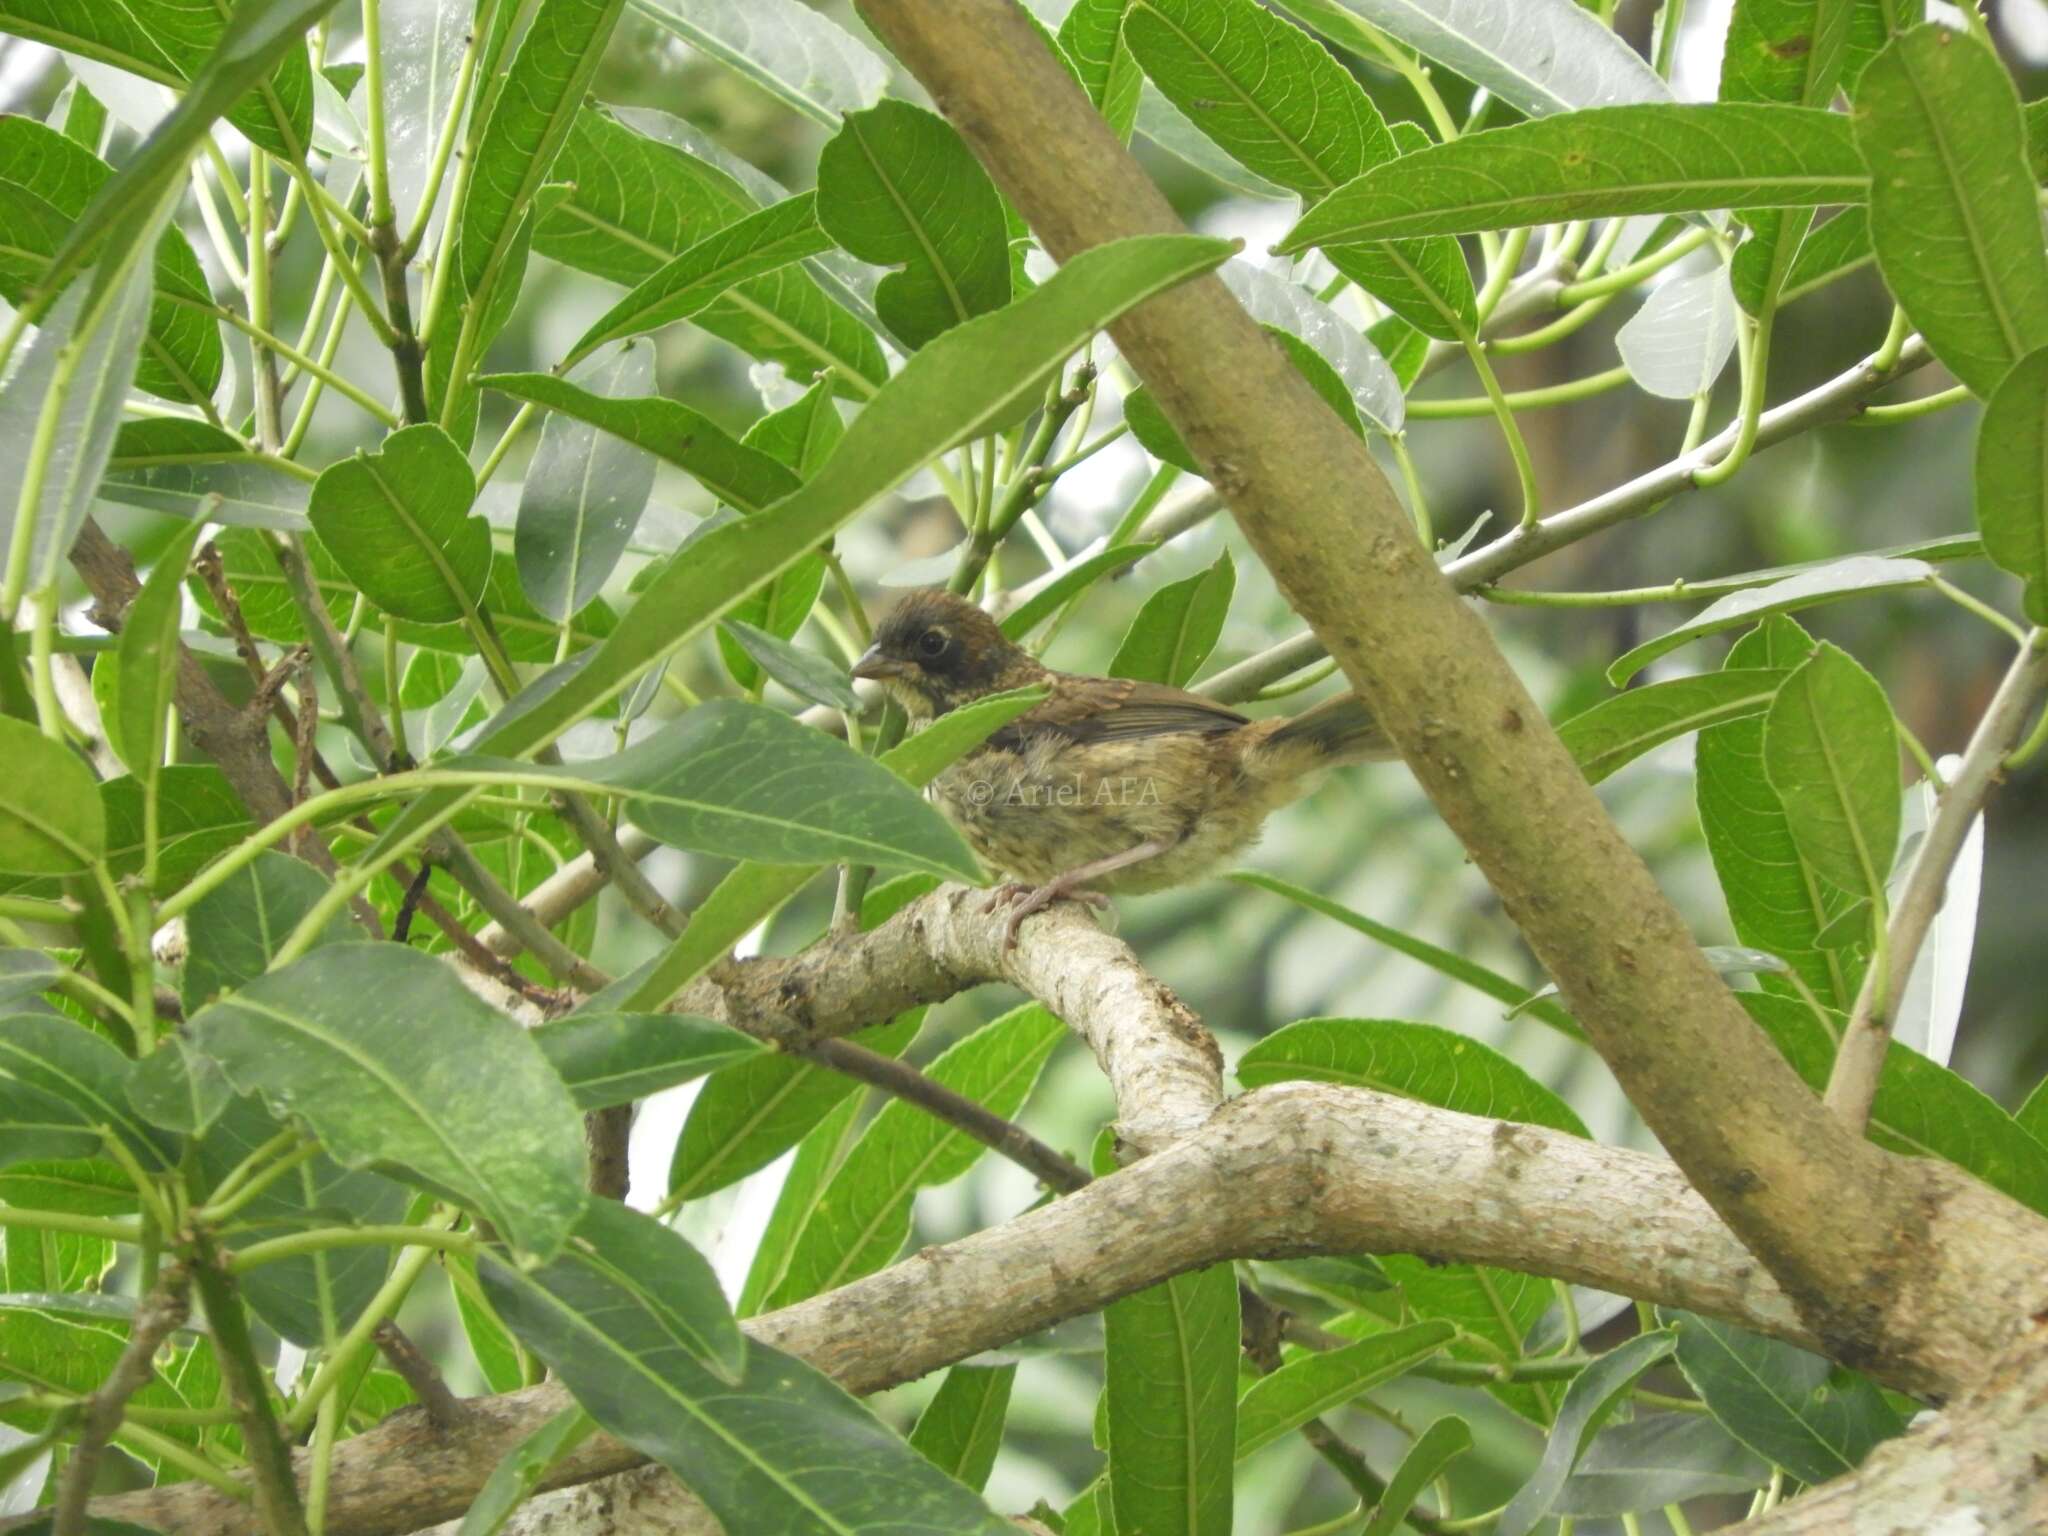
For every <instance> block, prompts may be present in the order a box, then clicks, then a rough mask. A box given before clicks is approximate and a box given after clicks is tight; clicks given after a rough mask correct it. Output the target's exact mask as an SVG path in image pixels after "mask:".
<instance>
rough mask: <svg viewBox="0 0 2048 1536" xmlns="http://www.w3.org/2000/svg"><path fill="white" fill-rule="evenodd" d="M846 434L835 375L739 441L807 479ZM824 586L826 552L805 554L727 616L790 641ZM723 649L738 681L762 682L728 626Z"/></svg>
mask: <svg viewBox="0 0 2048 1536" xmlns="http://www.w3.org/2000/svg"><path fill="white" fill-rule="evenodd" d="M845 435H846V424H845V423H844V422H843V421H841V420H840V417H839V409H838V407H837V406H836V405H835V404H833V395H832V380H831V379H829V378H824V379H820V380H818V382H817V383H816V384H814V385H812V386H811V388H810V389H809V390H808V391H807V392H806V393H805V394H804V396H803V398H802V399H800V400H798V401H797V402H796V403H795V404H794V405H789V406H785V407H784V408H783V409H781V410H779V411H773V412H771V413H770V414H768V415H766V416H763V417H762V418H761V419H760V420H759V421H757V422H755V423H754V424H753V425H752V426H751V427H749V428H747V431H746V435H745V436H744V437H742V438H741V439H740V441H741V442H742V443H744V444H745V445H746V446H747V447H749V448H756V449H759V450H760V451H761V452H763V453H765V454H767V455H768V456H769V457H770V458H773V459H775V460H776V461H777V462H778V463H781V464H785V465H787V466H788V467H789V468H790V469H792V470H794V471H796V473H797V475H798V477H799V478H803V477H807V476H809V475H812V474H814V473H816V471H817V468H818V466H819V465H820V464H823V463H824V462H825V460H826V459H827V458H829V457H830V456H831V453H832V450H833V449H834V448H836V447H838V446H839V439H840V438H842V437H843V436H845ZM824 589H825V559H824V556H823V555H821V554H810V555H806V556H805V557H804V558H803V559H801V560H799V561H798V562H797V563H796V564H795V565H793V566H791V567H790V568H789V569H788V570H786V571H784V572H783V573H782V574H781V575H779V576H777V577H776V578H775V579H774V580H773V581H768V582H764V583H762V584H761V585H760V586H758V587H756V588H755V589H754V590H753V591H752V592H751V593H749V594H748V596H747V597H746V599H745V600H744V601H742V602H741V603H739V604H738V605H737V606H736V607H734V608H733V610H732V611H731V613H730V614H729V615H728V616H727V617H728V618H729V619H730V620H732V621H734V622H737V623H744V624H751V625H753V626H755V627H756V628H757V629H759V630H761V631H762V632H763V633H764V634H769V635H773V636H774V637H775V638H776V639H778V640H788V639H791V638H792V637H793V636H795V634H796V633H797V631H798V630H800V629H802V628H803V627H804V622H805V621H806V620H807V619H809V618H810V616H811V610H812V609H813V608H814V607H816V606H817V602H818V594H819V593H820V592H822V591H824ZM718 653H719V655H720V656H721V657H722V658H723V659H724V661H725V666H726V670H727V671H728V672H730V673H731V674H732V678H733V681H734V682H736V683H738V684H739V685H740V686H741V687H742V688H745V689H747V690H749V691H752V690H753V689H755V688H757V687H759V686H760V683H761V678H762V676H763V675H764V674H763V673H762V670H761V668H760V666H759V665H758V664H757V663H756V661H755V660H754V658H753V657H752V656H750V655H748V654H747V651H746V648H745V647H743V646H742V645H741V644H740V643H739V641H738V640H737V639H736V638H735V637H734V636H733V635H730V634H727V633H725V632H724V631H723V630H720V632H719V636H718ZM836 681H839V682H844V681H845V679H844V678H839V679H836ZM786 685H787V681H786V680H785V686H786Z"/></svg>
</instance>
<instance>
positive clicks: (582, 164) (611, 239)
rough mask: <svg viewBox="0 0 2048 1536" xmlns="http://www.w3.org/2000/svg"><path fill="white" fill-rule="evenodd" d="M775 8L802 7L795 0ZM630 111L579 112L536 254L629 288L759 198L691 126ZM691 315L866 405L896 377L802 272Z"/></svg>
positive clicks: (747, 287) (778, 274) (864, 332)
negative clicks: (822, 376) (563, 194)
mask: <svg viewBox="0 0 2048 1536" xmlns="http://www.w3.org/2000/svg"><path fill="white" fill-rule="evenodd" d="M776 3H778V4H785V3H786V4H790V5H791V7H792V8H793V9H794V8H795V7H794V0H776ZM803 14H805V15H807V16H813V18H814V19H821V18H816V17H815V13H812V12H809V11H805V12H804V13H803ZM864 104H865V103H864ZM626 115H627V116H629V117H630V118H631V120H632V122H633V124H634V125H635V126H634V127H628V126H627V125H626V124H625V123H624V122H621V121H619V120H618V119H617V118H615V117H612V116H610V115H608V114H607V113H604V112H601V111H598V110H595V109H592V108H585V109H584V110H583V111H582V112H581V113H579V114H578V115H577V118H576V122H575V125H574V127H573V128H572V129H571V130H570V134H569V138H568V142H567V143H566V144H564V145H563V147H562V153H561V155H560V156H559V157H558V159H557V161H556V164H555V174H556V175H558V176H559V177H560V178H561V179H562V180H563V181H564V182H567V183H568V184H569V187H570V190H569V195H568V197H567V198H566V199H565V200H564V201H563V202H562V203H561V204H560V205H558V206H557V207H556V208H555V209H553V210H552V211H550V212H549V213H548V215H547V216H546V217H544V218H543V219H542V220H541V221H540V223H539V224H538V226H537V227H536V229H535V231H534V249H535V250H536V251H538V252H539V253H540V254H541V255H543V256H546V257H548V258H550V259H551V260H555V261H561V262H565V263H567V264H568V265H570V266H572V267H576V268H577V269H579V270H581V271H584V272H590V273H594V274H595V275H597V276H599V277H602V278H604V279H606V280H607V281H609V282H614V283H620V284H623V285H625V286H627V287H633V286H636V285H638V284H640V283H642V282H644V281H646V280H647V279H649V278H651V277H653V276H655V275H656V274H657V273H658V272H659V271H660V270H661V268H662V267H663V265H664V264H665V263H667V262H668V261H670V260H671V259H672V258H676V257H680V256H682V255H683V254H684V253H686V252H687V251H688V250H689V249H690V248H691V247H692V246H695V245H697V244H698V243H699V242H701V241H703V240H705V239H706V238H707V237H709V236H711V235H712V234H714V233H716V232H717V231H718V230H721V229H723V228H725V227H726V226H728V225H731V224H735V223H737V222H738V221H739V220H741V219H743V218H745V217H746V216H747V215H748V214H750V213H752V212H753V211H754V210H755V209H756V207H757V206H758V202H757V200H756V198H755V197H754V196H752V195H750V194H749V193H748V192H747V191H746V190H745V189H744V188H743V187H742V186H741V185H740V183H739V182H738V181H736V180H735V179H734V178H733V177H732V176H731V175H729V174H727V172H726V171H725V170H722V169H719V168H717V167H716V166H714V165H712V164H709V163H707V159H706V157H708V156H712V155H715V154H717V153H718V151H717V148H716V146H715V145H713V144H711V143H710V142H709V141H708V140H704V139H702V138H701V137H700V136H698V135H697V134H696V132H695V130H694V129H692V128H690V127H689V125H688V124H686V123H683V122H681V121H679V120H677V119H675V118H670V117H666V116H664V115H663V114H660V113H653V112H645V111H631V110H627V112H626ZM777 190H778V191H779V189H777ZM690 318H691V321H692V323H693V324H695V325H697V326H699V327H701V328H702V329H703V330H705V331H708V332H710V333H711V334H712V335H714V336H717V337H720V338H722V339H723V340H725V341H727V342H730V343H731V344H732V345H733V346H736V347H738V348H740V349H741V350H742V351H744V352H747V353H749V354H751V355H752V356H754V357H758V358H761V359H763V360H764V361H769V362H779V363H781V364H782V365H783V367H784V368H786V369H787V370H788V371H789V372H790V374H791V376H792V377H794V378H797V379H799V380H809V379H812V378H814V377H816V376H817V375H818V374H819V373H820V372H821V371H823V370H826V369H831V370H833V373H834V377H835V383H834V387H835V389H836V390H837V391H838V392H839V393H841V394H843V395H848V396H852V397H854V398H857V399H865V398H867V397H868V396H870V395H872V394H873V393H874V391H875V389H876V388H877V387H878V386H879V385H880V384H881V383H882V382H883V381H884V380H886V379H887V378H888V377H889V370H888V367H887V365H886V364H885V363H884V361H883V358H882V349H881V346H880V344H879V343H878V342H877V341H876V340H875V337H874V334H873V333H872V332H871V331H869V330H868V328H867V327H866V326H865V325H863V324H862V323H861V322H860V321H859V320H857V319H855V318H854V316H853V315H852V314H850V313H848V312H847V310H845V309H844V308H842V307H841V306H840V305H839V304H838V303H836V302H835V301H834V300H832V299H831V298H828V297H827V296H826V293H825V291H824V289H823V288H822V287H821V286H820V285H819V283H818V281H817V280H816V279H815V278H814V277H812V276H811V274H809V273H808V272H806V271H804V270H803V269H802V268H798V267H783V268H780V269H778V270H776V271H774V272H770V273H766V274H764V275H762V276H758V277H753V278H749V279H748V280H747V281H745V282H743V283H741V284H740V285H739V286H738V287H736V288H734V289H733V290H731V291H730V292H729V293H727V294H726V295H724V296H723V297H721V298H719V299H717V300H715V301H713V302H712V303H711V304H710V305H709V306H707V307H706V308H704V309H701V310H699V311H698V312H697V313H696V314H694V315H692V316H691V317H690Z"/></svg>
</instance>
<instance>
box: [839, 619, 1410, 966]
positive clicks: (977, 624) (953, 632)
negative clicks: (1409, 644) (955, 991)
mask: <svg viewBox="0 0 2048 1536" xmlns="http://www.w3.org/2000/svg"><path fill="white" fill-rule="evenodd" d="M853 675H854V676H855V677H864V678H872V679H873V680H874V681H876V682H878V683H880V684H881V685H882V687H883V688H885V689H887V690H888V692H889V693H890V695H891V696H892V697H894V698H895V699H896V700H897V701H898V702H899V703H900V704H902V706H903V708H904V710H905V712H906V713H908V714H909V716H910V720H911V728H912V729H913V730H917V729H921V728H922V727H923V726H925V725H927V724H929V723H930V722H931V721H932V720H934V719H936V718H937V717H938V716H940V715H943V714H945V713H946V712H947V711H949V710H953V709H958V708H959V707H960V706H961V705H963V704H971V703H973V702H974V701H975V700H977V699H980V698H984V697H986V696H987V695H989V694H993V693H1001V692H1004V691H1006V690H1008V689H1012V688H1023V687H1029V686H1031V685H1034V684H1044V685H1046V686H1048V687H1049V688H1050V689H1051V693H1050V696H1049V697H1047V699H1046V700H1045V702H1043V703H1042V704H1039V705H1037V706H1035V707H1034V708H1032V709H1031V710H1030V711H1028V712H1027V713H1025V714H1023V715H1020V716H1018V717H1017V719H1016V720H1014V721H1013V722H1011V723H1010V724H1009V725H1007V726H1005V727H1004V728H1003V729H1001V730H1000V731H997V732H996V733H995V734H994V735H993V736H991V737H989V739H988V740H987V741H986V742H984V743H983V744H982V745H981V746H980V747H978V748H976V749H975V750H974V751H972V752H970V753H968V754H967V756H965V757H964V758H962V759H961V760H960V761H959V762H957V763H955V764H954V765H953V766H952V767H951V768H949V769H948V770H947V771H946V772H945V773H943V774H942V775H940V776H939V778H938V779H937V780H936V781H934V783H933V784H932V786H931V788H930V790H929V791H928V793H930V794H931V795H932V797H933V798H934V799H935V800H936V801H937V802H938V804H939V807H940V809H941V810H943V811H944V812H945V813H946V815H947V816H948V817H949V818H950V819H951V820H952V821H953V823H954V824H955V825H956V826H958V827H959V828H960V831H961V833H962V835H963V836H965V837H966V839H967V841H968V842H969V843H970V844H971V845H972V846H973V847H974V850H975V851H976V852H977V853H979V854H980V855H981V857H982V858H983V859H984V860H985V861H986V862H987V863H989V864H991V865H994V866H995V867H996V868H997V869H998V870H1000V871H1002V872H1003V873H1004V874H1007V875H1010V876H1012V877H1013V878H1014V879H1016V880H1018V881H1021V882H1024V883H1022V884H1015V885H1009V886H1005V887H1003V888H1002V889H1001V890H1000V891H998V892H997V893H996V896H995V897H994V898H992V901H993V900H1008V901H1011V902H1013V903H1014V906H1013V908H1012V911H1011V913H1010V920H1009V925H1008V927H1007V929H1006V930H1005V933H1004V941H1005V943H1006V944H1014V943H1015V942H1016V939H1017V925H1018V924H1019V923H1021V922H1022V921H1023V920H1024V919H1025V918H1026V917H1028V916H1029V915H1030V914H1032V913H1033V912H1036V911H1038V910H1039V909H1040V908H1042V907H1045V906H1047V905H1048V904H1050V903H1052V902H1054V901H1057V900H1059V899H1060V898H1062V897H1068V898H1072V899H1074V900H1078V901H1085V902H1088V903H1089V904H1090V905H1093V906H1105V905H1107V898H1106V897H1105V896H1104V895H1103V892H1104V891H1156V890H1161V889H1164V888H1165V887H1167V886H1172V885H1180V884H1183V883H1185V882H1187V881H1190V880H1195V879H1198V878H1200V877H1201V876H1202V875H1204V874H1206V873H1207V872H1208V871H1209V870H1211V869H1213V868H1215V867H1216V866H1217V865H1218V864H1220V863H1222V862H1223V861H1224V860H1226V859H1229V858H1231V857H1233V856H1234V855H1236V854H1238V853H1241V852H1242V851H1243V850H1244V849H1246V848H1248V847H1249V846H1250V845H1251V844H1252V843H1253V842H1254V841H1255V840H1256V839H1257V837H1258V835H1259V827H1260V825H1261V824H1262V823H1263V822H1264V821H1265V819H1266V818H1267V817H1268V816H1270V815H1271V814H1272V813H1273V812H1274V811H1276V810H1278V809H1279V808H1280V807H1281V806H1283V805H1286V804H1288V803H1289V802H1290V801H1292V800H1295V799H1297V798H1299V797H1300V796H1301V795H1304V794H1306V793H1307V792H1308V791H1309V790H1310V789H1312V788H1314V787H1315V784H1316V781H1317V779H1318V778H1319V776H1320V774H1321V771H1322V770H1323V769H1326V768H1330V767H1334V766H1336V765H1338V764H1342V763H1357V762H1368V761H1372V760H1374V759H1378V758H1386V757H1390V756H1392V755H1393V751H1392V748H1391V747H1390V746H1389V744H1388V742H1387V739H1386V737H1385V736H1384V735H1382V734H1381V732H1380V730H1379V728H1378V727H1377V726H1376V725H1375V724H1374V723H1373V720H1372V716H1371V715H1370V714H1369V713H1368V712H1367V710H1366V708H1365V706H1364V704H1363V703H1361V702H1360V701H1359V699H1358V698H1357V697H1356V696H1355V695H1348V694H1347V695H1345V696H1344V697H1341V698H1336V699H1332V700H1330V701H1329V702H1328V703H1326V704H1321V705H1318V706H1317V707H1316V708H1314V709H1311V710H1309V711H1307V712H1306V713H1304V714H1302V715H1299V716H1297V717H1295V718H1294V719H1291V720H1285V719H1282V720H1250V719H1247V718H1246V717H1245V716H1243V715H1240V714H1238V713H1237V712H1236V711H1235V710H1232V709H1228V708H1226V707H1224V706H1223V705H1221V704H1218V703H1216V702H1215V701H1214V700H1211V699H1205V698H1202V697H1200V696H1199V695H1197V694H1192V693H1184V692H1182V691H1181V690H1180V689H1178V688H1168V687H1165V686H1163V685H1161V684H1158V683H1140V682H1132V681H1129V680H1128V679H1122V678H1109V677H1080V676H1076V675H1075V674H1073V673H1070V672H1055V671H1053V670H1052V669H1051V668H1050V667H1047V666H1045V665H1043V664H1042V663H1041V662H1039V661H1038V659H1037V658H1036V657H1034V656H1032V655H1031V654H1030V653H1029V652H1028V651H1026V650H1024V649H1023V648H1022V647H1020V646H1017V645H1015V644H1013V643H1012V642H1011V641H1010V640H1009V639H1008V637H1006V636H1005V635H1004V634H1003V632H1002V630H1001V629H999V628H998V627H997V625H996V622H995V620H993V619H991V618H990V617H989V616H988V615H987V614H985V613H983V612H982V611H981V610H980V609H979V608H977V607H975V606H974V605H973V604H972V603H970V602H967V601H965V600H963V599H961V598H958V597H955V596H953V595H952V594H951V593H947V592H936V591H919V592H913V593H911V594H910V595H909V596H907V597H905V598H904V599H903V601H902V602H901V603H899V604H898V605H897V607H896V608H895V610H894V611H893V612H892V613H890V615H889V616H888V618H887V619H885V620H884V621H883V622H882V625H881V627H880V629H878V630H877V631H876V632H875V643H874V644H873V645H872V646H871V647H869V649H868V651H867V654H866V655H864V656H862V657H861V658H860V660H859V661H858V662H856V663H855V664H854V667H853Z"/></svg>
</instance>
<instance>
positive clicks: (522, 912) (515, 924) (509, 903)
mask: <svg viewBox="0 0 2048 1536" xmlns="http://www.w3.org/2000/svg"><path fill="white" fill-rule="evenodd" d="M586 808H587V807H586ZM593 814H594V813H593ZM615 846H616V845H615ZM435 852H436V853H437V854H439V855H440V857H441V859H442V861H443V862H444V863H445V864H446V866H447V868H448V873H449V874H451V875H453V876H454V877H455V880H456V883H457V884H459V885H460V886H461V887H462V888H463V889H464V890H465V891H467V892H469V894H470V896H471V897H472V898H473V899H474V900H475V902H476V904H477V905H478V906H480V907H482V908H483V909H484V911H485V912H486V913H487V914H488V915H489V916H490V919H491V921H492V922H493V923H494V924H496V925H497V927H498V928H499V929H500V930H501V931H503V932H506V933H509V934H511V935H512V936H513V937H514V938H515V939H516V940H517V944H516V946H515V947H514V948H513V950H512V951H511V952H512V953H515V954H516V953H517V952H518V950H519V949H524V950H526V951H527V952H528V953H529V954H531V955H532V956H533V957H534V958H535V959H536V960H538V961H539V962H540V963H541V964H542V965H544V966H546V967H547V970H548V974H549V975H551V976H553V977H554V978H555V980H556V981H558V982H560V983H562V984H563V985H564V986H570V987H580V988H581V989H582V990H583V991H585V992H598V991H602V990H603V989H604V988H606V987H608V986H610V985H611V982H612V978H611V977H610V976H608V975H607V974H605V972H603V971H601V970H599V969H598V968H597V967H596V966H594V965H592V964H591V963H590V962H589V961H588V960H585V959H584V958H583V957H582V956H581V955H579V954H577V953H576V951H575V950H573V949H571V948H570V947H569V946H568V945H566V944H564V943H563V942H562V941H561V940H560V939H558V938H556V937H555V936H554V934H552V933H550V932H549V931H548V928H547V925H546V924H544V923H542V922H541V921H540V920H539V919H538V918H537V917H535V916H534V915H533V913H532V912H530V911H529V910H528V909H527V908H526V907H524V906H522V905H520V902H519V898H518V897H517V896H515V895H513V894H512V893H511V892H510V891H508V890H506V889H505V887H504V886H503V885H501V884H499V883H498V880H497V878H496V877H495V876H494V875H492V874H491V872H490V871H489V870H488V869H486V868H484V865H483V861H482V860H481V859H479V858H478V857H477V856H476V855H475V854H474V853H472V852H471V851H470V849H469V847H468V845H466V844H465V843H463V841H462V840H461V839H460V838H457V837H452V836H451V837H446V838H443V839H441V840H440V841H438V842H437V843H436V845H435ZM622 856H623V854H622ZM485 947H486V949H487V950H488V945H486V946H485Z"/></svg>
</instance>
